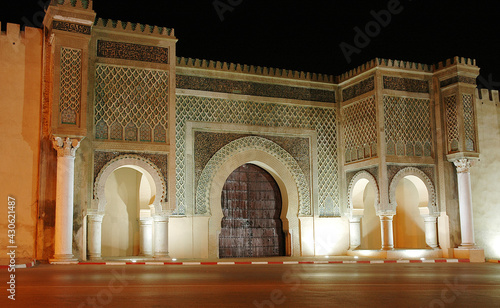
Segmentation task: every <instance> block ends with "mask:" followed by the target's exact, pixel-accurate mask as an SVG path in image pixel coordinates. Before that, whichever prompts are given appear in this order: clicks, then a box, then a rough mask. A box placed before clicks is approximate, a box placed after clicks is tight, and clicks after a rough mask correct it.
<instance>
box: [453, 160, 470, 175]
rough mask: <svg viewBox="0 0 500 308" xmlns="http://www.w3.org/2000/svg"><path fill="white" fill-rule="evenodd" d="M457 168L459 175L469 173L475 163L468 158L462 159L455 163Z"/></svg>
mask: <svg viewBox="0 0 500 308" xmlns="http://www.w3.org/2000/svg"><path fill="white" fill-rule="evenodd" d="M453 164H454V165H455V167H457V173H469V172H470V168H471V167H472V165H473V161H472V160H470V159H468V158H460V159H457V160H454V161H453Z"/></svg>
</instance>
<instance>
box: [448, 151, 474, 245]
mask: <svg viewBox="0 0 500 308" xmlns="http://www.w3.org/2000/svg"><path fill="white" fill-rule="evenodd" d="M453 164H454V165H455V166H456V167H457V178H458V205H459V208H460V231H461V233H462V244H461V245H460V248H475V247H476V244H475V241H474V222H473V219H472V191H471V183H470V167H471V161H470V159H467V158H462V159H458V160H455V161H453Z"/></svg>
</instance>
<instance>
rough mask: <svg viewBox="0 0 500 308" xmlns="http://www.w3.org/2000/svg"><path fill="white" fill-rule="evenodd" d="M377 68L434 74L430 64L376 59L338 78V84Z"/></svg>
mask: <svg viewBox="0 0 500 308" xmlns="http://www.w3.org/2000/svg"><path fill="white" fill-rule="evenodd" d="M376 67H385V68H399V69H404V70H407V71H419V72H426V73H430V72H432V66H430V65H428V64H422V63H416V62H410V61H402V60H391V59H383V58H375V59H373V60H371V61H369V62H366V63H364V64H362V65H360V66H358V67H356V68H354V69H352V70H349V71H347V72H345V73H344V74H341V75H339V76H337V77H336V79H335V81H336V82H337V83H342V82H344V81H346V80H349V79H351V78H353V77H356V76H358V75H360V74H362V73H364V72H367V71H369V70H371V69H373V68H376Z"/></svg>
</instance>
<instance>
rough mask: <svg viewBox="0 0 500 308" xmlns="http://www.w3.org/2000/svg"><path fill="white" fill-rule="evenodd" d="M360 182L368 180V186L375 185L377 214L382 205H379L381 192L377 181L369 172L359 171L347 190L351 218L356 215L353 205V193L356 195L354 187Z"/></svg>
mask: <svg viewBox="0 0 500 308" xmlns="http://www.w3.org/2000/svg"><path fill="white" fill-rule="evenodd" d="M360 180H366V181H367V183H366V184H367V185H368V183H371V184H372V185H373V188H374V189H375V210H376V211H377V212H378V211H379V210H380V203H379V196H380V191H379V187H378V183H377V180H376V179H375V177H373V175H371V174H370V173H369V172H368V171H359V172H358V173H356V174H355V175H354V177H353V178H352V179H351V182H350V183H349V187H348V188H347V210H348V214H349V215H350V216H352V215H355V209H354V204H353V193H354V187H355V186H356V184H357V183H358V182H359V181H360ZM365 187H366V186H365Z"/></svg>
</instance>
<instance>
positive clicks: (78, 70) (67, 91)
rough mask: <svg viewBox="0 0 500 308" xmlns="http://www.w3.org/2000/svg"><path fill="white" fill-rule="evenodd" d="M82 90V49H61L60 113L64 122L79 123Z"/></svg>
mask: <svg viewBox="0 0 500 308" xmlns="http://www.w3.org/2000/svg"><path fill="white" fill-rule="evenodd" d="M81 92H82V51H81V50H80V49H71V48H64V47H63V48H62V49H61V85H60V97H59V113H60V114H61V123H62V124H73V125H76V124H77V117H78V115H79V113H80V101H81Z"/></svg>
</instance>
